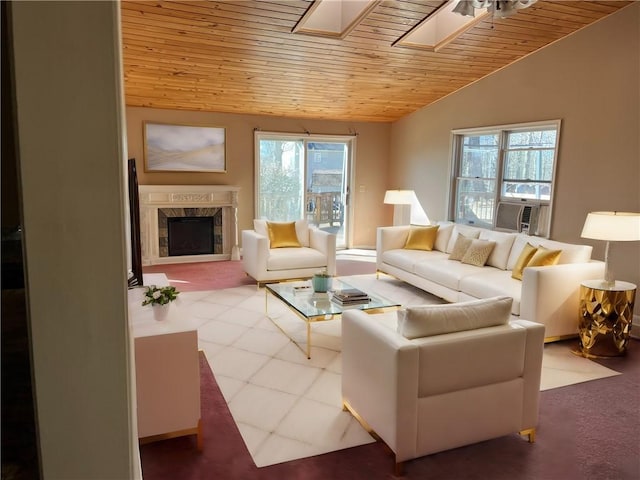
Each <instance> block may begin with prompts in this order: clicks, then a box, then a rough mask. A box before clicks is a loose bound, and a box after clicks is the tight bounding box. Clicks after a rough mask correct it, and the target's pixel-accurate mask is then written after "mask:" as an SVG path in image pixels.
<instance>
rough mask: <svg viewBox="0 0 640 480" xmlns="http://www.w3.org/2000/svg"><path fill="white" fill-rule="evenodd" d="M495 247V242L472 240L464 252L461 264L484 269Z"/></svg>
mask: <svg viewBox="0 0 640 480" xmlns="http://www.w3.org/2000/svg"><path fill="white" fill-rule="evenodd" d="M495 246H496V242H491V241H489V240H478V239H474V240H472V241H471V245H470V246H469V248H467V251H466V252H464V256H463V257H462V260H461V262H462V263H468V264H469V265H475V266H476V267H484V264H485V263H487V259H488V258H489V255H491V252H492V251H493V249H494V248H495Z"/></svg>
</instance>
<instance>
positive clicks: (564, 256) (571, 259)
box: [539, 238, 593, 264]
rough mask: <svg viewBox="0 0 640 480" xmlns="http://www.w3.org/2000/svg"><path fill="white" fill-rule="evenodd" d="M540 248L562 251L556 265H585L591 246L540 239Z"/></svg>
mask: <svg viewBox="0 0 640 480" xmlns="http://www.w3.org/2000/svg"><path fill="white" fill-rule="evenodd" d="M539 245H540V246H541V247H544V248H547V249H549V250H562V253H561V254H560V258H558V264H564V263H586V262H588V261H589V260H591V252H592V251H593V247H592V246H591V245H576V244H574V243H564V242H557V241H555V240H548V239H546V238H543V239H541V241H540V244H539Z"/></svg>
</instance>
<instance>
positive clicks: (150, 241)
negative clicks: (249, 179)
mask: <svg viewBox="0 0 640 480" xmlns="http://www.w3.org/2000/svg"><path fill="white" fill-rule="evenodd" d="M239 190H240V187H235V186H229V185H140V186H139V196H140V233H141V244H142V245H141V247H142V248H141V249H142V264H143V265H153V264H158V263H183V262H207V261H212V260H229V259H231V260H240V251H239V249H238V192H239ZM167 208H170V209H184V208H189V209H191V208H221V209H222V228H223V253H221V254H210V255H209V254H206V255H182V256H171V257H167V256H160V244H159V237H160V236H159V231H158V210H159V209H167Z"/></svg>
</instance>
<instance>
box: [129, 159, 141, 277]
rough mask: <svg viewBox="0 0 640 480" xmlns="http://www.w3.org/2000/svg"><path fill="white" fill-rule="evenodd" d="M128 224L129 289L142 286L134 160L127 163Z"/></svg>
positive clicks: (138, 211)
mask: <svg viewBox="0 0 640 480" xmlns="http://www.w3.org/2000/svg"><path fill="white" fill-rule="evenodd" d="M127 172H128V182H129V223H130V231H131V274H130V275H129V279H128V282H129V288H132V287H137V286H142V285H143V280H142V247H141V244H140V199H139V197H138V173H137V171H136V159H135V158H130V159H129V161H128V168H127Z"/></svg>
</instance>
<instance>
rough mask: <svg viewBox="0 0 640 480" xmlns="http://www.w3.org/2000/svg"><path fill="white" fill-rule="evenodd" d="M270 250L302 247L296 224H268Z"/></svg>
mask: <svg viewBox="0 0 640 480" xmlns="http://www.w3.org/2000/svg"><path fill="white" fill-rule="evenodd" d="M267 232H268V233H269V242H270V248H282V247H300V246H301V245H300V241H299V240H298V235H297V234H296V222H287V223H283V222H267Z"/></svg>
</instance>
